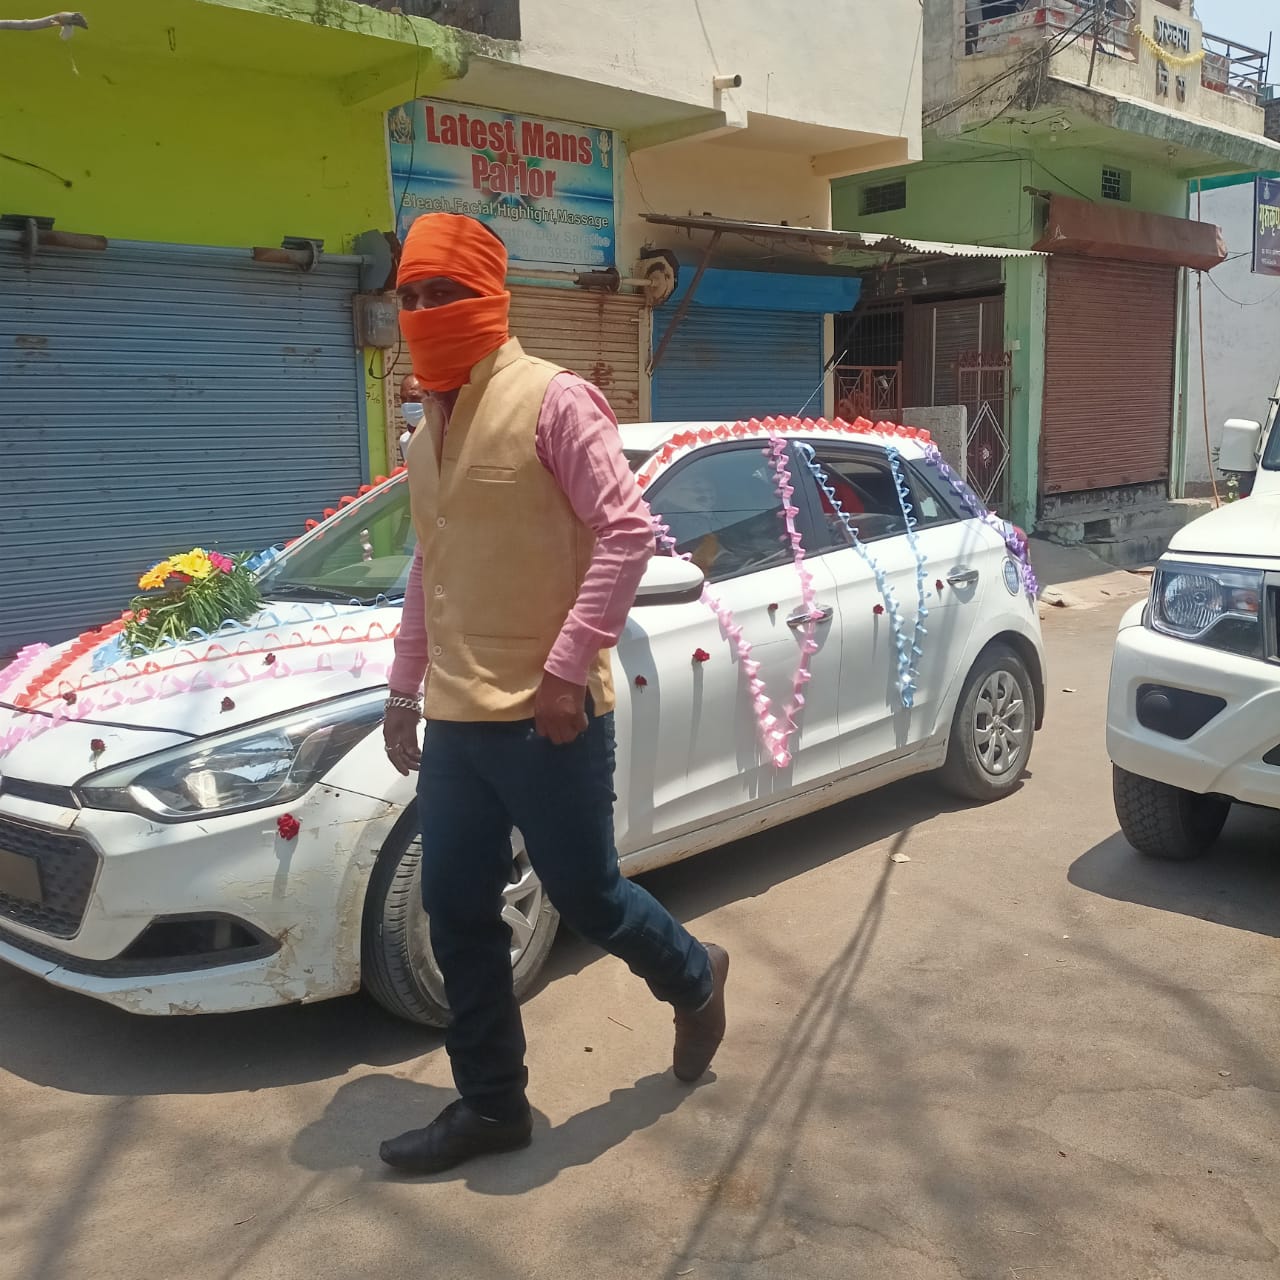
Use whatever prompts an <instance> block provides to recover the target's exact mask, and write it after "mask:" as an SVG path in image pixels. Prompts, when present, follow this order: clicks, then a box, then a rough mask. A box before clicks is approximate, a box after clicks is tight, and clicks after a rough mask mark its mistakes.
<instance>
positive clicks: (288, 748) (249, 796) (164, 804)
mask: <svg viewBox="0 0 1280 1280" xmlns="http://www.w3.org/2000/svg"><path fill="white" fill-rule="evenodd" d="M385 697H386V691H385V690H383V689H379V690H377V691H375V692H374V693H370V692H368V691H366V692H364V693H360V694H357V695H355V696H349V697H344V698H335V699H334V700H333V701H331V702H321V703H317V704H316V705H314V706H310V707H301V708H299V709H297V710H294V711H290V712H289V713H288V715H284V716H278V717H273V718H272V719H270V720H259V721H258V722H257V723H256V724H251V725H243V726H241V727H240V728H238V729H233V730H230V731H228V732H226V733H219V734H213V735H211V736H209V737H207V738H199V739H197V740H196V741H195V742H190V743H185V744H184V745H182V746H180V747H170V748H169V749H168V750H166V751H161V752H157V753H156V754H155V755H150V756H144V757H142V759H140V760H134V761H131V762H130V763H129V764H123V765H119V766H117V767H116V768H113V769H103V770H102V771H101V772H99V773H91V774H89V776H88V777H86V778H82V779H81V780H80V782H78V783H77V784H76V788H75V791H76V795H77V796H78V797H79V799H80V803H81V804H83V805H85V806H87V807H88V808H90V809H116V810H124V811H128V812H131V813H141V814H143V815H144V816H146V817H148V818H155V819H158V820H159V821H161V822H188V821H191V820H192V819H195V818H209V817H213V816H214V815H216V814H224V813H240V812H243V811H244V810H246V809H261V808H263V807H264V806H266V805H274V804H284V803H287V802H288V801H290V800H296V799H297V798H298V797H299V796H300V795H302V794H303V793H304V792H306V791H308V790H309V789H310V788H311V787H312V786H314V785H315V783H317V782H319V781H320V779H321V778H323V777H324V775H325V774H326V773H328V772H329V770H330V769H331V768H332V767H333V766H334V765H335V764H336V763H337V762H338V761H339V760H340V759H341V758H342V757H343V756H344V755H346V753H347V752H348V751H349V750H350V749H351V748H352V747H353V746H355V744H356V743H357V742H359V741H360V739H361V738H363V737H364V736H365V734H367V733H368V732H369V731H370V730H371V729H372V728H373V727H374V726H375V725H377V724H378V723H380V722H381V720H382V705H383V701H384V699H385Z"/></svg>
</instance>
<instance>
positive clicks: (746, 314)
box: [653, 305, 823, 422]
mask: <svg viewBox="0 0 1280 1280" xmlns="http://www.w3.org/2000/svg"><path fill="white" fill-rule="evenodd" d="M667 310H668V311H669V312H674V308H667ZM670 323H671V315H670V314H666V315H664V314H662V312H655V313H654V320H653V328H654V333H653V346H654V350H655V351H656V350H657V347H658V344H659V343H660V342H661V341H662V336H663V334H664V333H665V332H666V328H667V325H669V324H670ZM822 364H823V360H822V317H821V316H820V315H811V314H805V313H804V312H798V311H743V310H737V309H732V308H719V307H698V306H696V305H695V306H693V307H690V308H689V311H688V312H687V314H686V315H685V317H684V319H683V320H681V322H680V324H679V326H678V327H677V328H676V332H675V336H674V337H673V338H672V339H671V345H670V346H669V347H668V348H667V350H666V352H665V353H664V354H663V357H662V363H661V364H660V365H659V366H658V367H657V369H656V370H654V374H653V416H654V418H655V419H656V420H657V421H659V422H679V421H698V420H700V419H704V418H719V419H727V420H728V421H730V422H733V421H737V420H738V419H740V418H741V419H747V418H763V417H766V416H768V415H771V414H772V415H777V414H787V415H790V414H796V413H799V412H800V410H801V409H802V408H803V407H804V405H805V404H806V402H807V403H808V406H809V407H808V409H807V410H805V412H806V413H808V414H809V415H811V416H813V415H818V414H821V412H822V391H821V385H822V376H823V375H822Z"/></svg>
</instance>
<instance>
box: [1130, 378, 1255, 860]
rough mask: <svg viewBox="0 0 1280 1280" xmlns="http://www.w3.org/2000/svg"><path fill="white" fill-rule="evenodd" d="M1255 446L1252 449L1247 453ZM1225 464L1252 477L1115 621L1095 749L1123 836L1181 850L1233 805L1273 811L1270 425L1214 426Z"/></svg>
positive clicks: (1202, 837)
mask: <svg viewBox="0 0 1280 1280" xmlns="http://www.w3.org/2000/svg"><path fill="white" fill-rule="evenodd" d="M1260 442H1261V443H1262V447H1261V448H1259V444H1260ZM1220 456H1221V460H1222V466H1223V467H1224V469H1226V470H1232V471H1239V472H1245V473H1249V474H1256V479H1255V480H1254V482H1253V485H1252V492H1251V493H1250V495H1249V497H1248V498H1247V499H1243V500H1241V501H1237V502H1231V503H1228V504H1226V505H1225V506H1222V507H1219V508H1218V510H1216V511H1213V512H1210V513H1209V514H1208V515H1205V516H1202V517H1201V518H1200V519H1199V520H1195V521H1193V522H1192V523H1191V524H1189V525H1187V526H1186V527H1185V528H1183V529H1182V530H1181V531H1180V532H1179V533H1178V534H1177V536H1176V537H1175V538H1174V539H1173V542H1172V543H1171V544H1170V547H1169V550H1168V552H1167V553H1166V554H1165V555H1164V556H1163V557H1162V558H1161V559H1160V562H1159V563H1158V564H1157V566H1156V571H1155V574H1154V576H1153V578H1152V583H1151V595H1150V598H1149V599H1148V600H1147V601H1145V602H1143V603H1142V604H1138V605H1135V606H1134V607H1133V608H1132V609H1130V610H1129V612H1128V613H1126V614H1125V616H1124V618H1123V620H1122V621H1121V623H1120V634H1119V636H1118V637H1117V640H1116V649H1115V657H1114V660H1113V663H1112V669H1111V690H1110V699H1109V705H1108V710H1107V751H1108V753H1109V754H1110V756H1111V760H1112V762H1113V764H1114V792H1115V805H1116V815H1117V816H1118V817H1119V819H1120V827H1121V829H1122V830H1123V832H1124V834H1125V837H1126V838H1127V839H1128V841H1129V843H1130V844H1132V845H1133V846H1134V848H1136V849H1137V850H1138V851H1139V852H1141V853H1145V854H1148V855H1149V856H1151V857H1157V858H1176V859H1182V858H1193V857H1195V856H1197V855H1198V854H1201V853H1204V852H1205V851H1206V850H1207V849H1208V848H1209V847H1210V846H1211V845H1212V844H1213V843H1214V841H1215V840H1217V838H1218V835H1219V834H1220V833H1221V831H1222V826H1223V823H1224V822H1225V821H1226V818H1227V813H1228V811H1229V810H1230V808H1231V805H1232V803H1235V802H1238V803H1241V804H1249V805H1260V806H1263V807H1266V808H1270V809H1280V635H1278V634H1277V625H1278V617H1280V430H1277V429H1276V409H1275V402H1274V401H1273V404H1272V410H1271V415H1270V420H1269V422H1268V424H1267V429H1266V430H1265V431H1264V430H1263V428H1262V427H1261V426H1260V425H1259V424H1258V423H1256V422H1241V421H1234V420H1233V421H1231V422H1228V423H1227V424H1226V428H1225V431H1224V435H1223V442H1222V449H1221V454H1220Z"/></svg>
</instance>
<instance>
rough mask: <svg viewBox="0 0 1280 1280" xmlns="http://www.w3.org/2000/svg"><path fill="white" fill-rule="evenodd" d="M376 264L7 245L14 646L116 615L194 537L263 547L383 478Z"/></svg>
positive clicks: (229, 546) (7, 632) (0, 624)
mask: <svg viewBox="0 0 1280 1280" xmlns="http://www.w3.org/2000/svg"><path fill="white" fill-rule="evenodd" d="M357 287H358V279H357V269H356V268H355V267H354V266H350V265H339V264H326V263H324V262H323V261H322V262H321V263H320V264H319V265H318V266H317V267H316V269H315V270H314V271H312V272H309V273H304V272H301V271H299V270H297V269H296V268H288V267H278V266H265V265H256V264H254V263H253V262H252V261H251V259H250V257H249V253H248V251H247V250H244V249H241V250H230V249H228V250H212V249H205V248H200V247H184V246H179V245H145V246H144V245H127V246H120V245H110V246H109V247H108V248H107V250H106V251H105V252H102V253H71V252H65V251H61V252H60V251H57V250H42V251H41V252H39V253H38V254H37V255H36V256H35V258H34V259H33V260H31V261H27V260H25V259H24V257H23V256H21V254H20V253H19V252H18V250H17V249H16V248H12V247H9V246H4V247H2V248H0V353H3V355H2V356H0V447H2V448H3V458H4V461H3V465H2V466H0V546H3V548H4V553H3V568H2V569H0V581H2V583H3V586H2V588H0V590H2V592H3V597H4V600H5V607H4V609H3V611H0V655H3V654H7V653H11V652H12V651H13V650H14V649H16V648H18V647H19V646H21V645H23V644H26V643H29V642H31V641H34V640H37V639H44V640H56V639H60V638H63V637H66V636H68V635H72V634H74V633H75V632H77V631H79V630H82V629H84V628H86V627H88V626H92V625H96V624H97V623H100V622H105V621H108V620H110V619H112V618H114V617H116V616H117V615H118V614H119V613H120V611H121V609H123V608H124V607H125V606H126V605H127V604H128V602H129V600H130V599H131V598H132V596H133V595H135V594H136V592H137V580H138V575H139V574H140V573H141V572H143V571H144V570H146V569H147V568H149V567H150V566H151V565H152V564H153V563H155V562H156V561H157V560H159V559H161V558H163V557H164V556H165V555H168V554H170V553H171V552H174V551H182V550H187V549H189V548H191V547H192V546H203V547H207V548H215V547H216V548H218V549H220V550H223V551H226V552H229V553H230V552H239V551H243V550H252V549H258V548H261V547H264V546H269V545H271V544H272V543H275V542H279V541H281V540H282V539H285V538H287V537H290V536H292V535H294V534H296V533H297V532H299V531H300V530H301V527H302V522H303V521H304V520H305V519H306V518H307V517H308V516H313V515H318V514H319V512H320V511H321V510H323V508H324V507H326V506H328V505H330V504H332V503H333V502H334V500H335V499H336V498H337V497H339V496H340V495H341V494H343V493H348V492H352V491H353V490H354V489H355V488H356V487H357V486H358V485H359V484H360V481H361V479H362V477H363V476H364V474H365V468H366V465H367V464H366V460H365V459H366V448H365V437H364V414H365V397H364V382H363V376H362V370H361V368H360V360H359V356H358V354H357V351H356V348H355V345H354V341H353V337H352V321H351V297H352V294H353V292H354V291H355V290H356V288H357Z"/></svg>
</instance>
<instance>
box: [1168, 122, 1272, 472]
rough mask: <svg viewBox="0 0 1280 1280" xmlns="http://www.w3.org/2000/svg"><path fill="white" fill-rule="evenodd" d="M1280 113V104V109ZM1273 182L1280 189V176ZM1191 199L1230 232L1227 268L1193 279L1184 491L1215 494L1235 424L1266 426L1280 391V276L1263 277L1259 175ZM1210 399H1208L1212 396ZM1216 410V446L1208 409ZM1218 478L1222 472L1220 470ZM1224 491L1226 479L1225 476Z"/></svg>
mask: <svg viewBox="0 0 1280 1280" xmlns="http://www.w3.org/2000/svg"><path fill="white" fill-rule="evenodd" d="M1277 105H1280V103H1277ZM1269 176H1270V177H1272V178H1274V179H1276V180H1277V182H1278V183H1280V172H1277V173H1272V174H1270V175H1269ZM1196 185H1197V187H1200V186H1203V191H1200V190H1197V191H1196V192H1195V193H1193V195H1192V197H1191V207H1192V209H1193V210H1197V209H1199V208H1200V207H1201V206H1203V213H1202V214H1201V216H1202V217H1203V218H1204V219H1205V221H1206V222H1212V223H1214V224H1215V225H1217V226H1219V227H1221V228H1222V238H1223V240H1224V241H1225V243H1226V248H1227V260H1226V261H1225V262H1224V263H1222V265H1221V266H1218V267H1215V268H1214V269H1213V270H1212V271H1211V272H1205V273H1204V274H1203V276H1201V277H1196V278H1193V279H1192V281H1191V287H1192V290H1193V293H1192V296H1191V306H1190V329H1191V339H1190V348H1189V349H1190V357H1191V369H1190V376H1189V377H1188V379H1187V449H1186V453H1185V457H1184V470H1183V477H1182V478H1183V488H1184V491H1185V492H1186V493H1188V494H1196V495H1199V496H1203V495H1204V494H1205V493H1207V492H1209V491H1210V484H1209V476H1210V461H1211V459H1212V458H1213V457H1214V456H1215V451H1216V450H1217V447H1218V442H1219V439H1220V438H1221V435H1222V424H1223V423H1224V422H1225V421H1226V420H1227V419H1228V418H1244V419H1245V420H1247V421H1252V422H1261V421H1263V420H1264V419H1265V417H1266V413H1267V398H1268V397H1269V396H1273V395H1275V393H1276V384H1277V383H1280V276H1268V275H1255V274H1254V272H1253V270H1252V266H1253V261H1252V259H1253V254H1252V249H1253V233H1254V179H1253V175H1252V174H1247V175H1241V176H1239V177H1232V178H1209V179H1206V180H1205V181H1204V183H1203V184H1196ZM1201 297H1203V303H1204V341H1203V353H1204V364H1203V370H1204V381H1203V384H1202V382H1201V329H1200V306H1199V304H1200V300H1201ZM1206 393H1207V395H1206ZM1206 402H1207V404H1208V436H1209V439H1208V445H1207V447H1206V444H1205V420H1206V419H1205V404H1206ZM1214 470H1215V474H1216V467H1215V469H1214ZM1218 482H1219V484H1221V483H1222V477H1221V476H1220V475H1219V476H1218Z"/></svg>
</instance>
